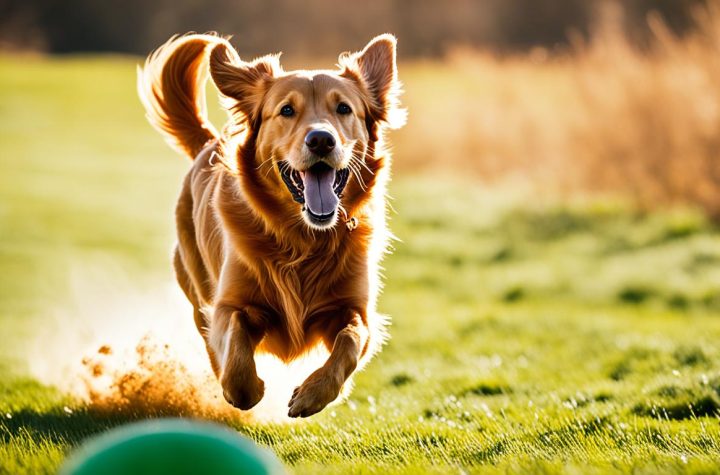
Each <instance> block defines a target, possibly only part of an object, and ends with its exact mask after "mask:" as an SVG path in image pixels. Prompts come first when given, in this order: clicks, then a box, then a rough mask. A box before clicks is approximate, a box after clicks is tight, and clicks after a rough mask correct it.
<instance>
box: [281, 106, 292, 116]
mask: <svg viewBox="0 0 720 475" xmlns="http://www.w3.org/2000/svg"><path fill="white" fill-rule="evenodd" d="M280 115H281V116H283V117H292V116H294V115H295V109H293V106H291V105H290V104H285V105H284V106H282V109H280Z"/></svg>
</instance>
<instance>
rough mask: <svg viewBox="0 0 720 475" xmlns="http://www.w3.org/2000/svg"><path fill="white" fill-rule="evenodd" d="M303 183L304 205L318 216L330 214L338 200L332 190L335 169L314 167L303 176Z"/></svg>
mask: <svg viewBox="0 0 720 475" xmlns="http://www.w3.org/2000/svg"><path fill="white" fill-rule="evenodd" d="M303 182H304V184H305V206H307V207H308V208H309V209H310V211H311V212H312V213H313V214H315V215H318V216H322V215H327V214H331V213H333V212H334V211H335V209H336V208H337V206H338V204H339V203H340V200H339V199H338V197H337V195H336V194H335V192H334V191H333V183H334V182H335V170H334V169H332V168H330V167H323V168H319V167H314V168H311V169H309V170H307V171H306V172H305V174H304V176H303Z"/></svg>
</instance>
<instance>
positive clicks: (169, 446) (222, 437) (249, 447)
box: [60, 419, 285, 475]
mask: <svg viewBox="0 0 720 475" xmlns="http://www.w3.org/2000/svg"><path fill="white" fill-rule="evenodd" d="M165 473H167V474H173V475H185V474H187V475H190V474H203V475H215V474H218V475H219V474H222V475H228V474H238V475H274V474H283V473H285V470H284V469H283V467H282V465H281V464H280V462H279V461H278V460H277V459H276V458H275V456H274V455H273V454H272V453H270V452H269V451H268V450H266V449H263V448H260V447H258V446H257V445H255V443H254V442H252V441H250V440H248V439H246V438H244V437H242V436H240V435H239V434H237V433H236V432H233V431H231V430H229V429H227V428H225V427H223V426H219V425H217V424H210V423H201V422H193V421H189V420H183V419H161V420H153V421H144V422H138V423H135V424H129V425H126V426H123V427H120V428H117V429H114V430H111V431H110V432H108V433H106V434H104V435H101V436H99V437H97V438H94V439H92V440H90V441H89V442H87V443H86V444H85V445H83V446H82V447H81V448H80V449H79V450H78V451H77V452H75V453H74V454H73V455H72V456H71V457H70V458H69V459H68V461H67V463H66V464H65V465H64V466H63V468H62V469H61V471H60V474H61V475H91V474H92V475H126V474H132V475H145V474H148V475H149V474H153V475H158V474H165Z"/></svg>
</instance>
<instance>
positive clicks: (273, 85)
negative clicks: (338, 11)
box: [210, 35, 404, 229]
mask: <svg viewBox="0 0 720 475" xmlns="http://www.w3.org/2000/svg"><path fill="white" fill-rule="evenodd" d="M395 44H396V43H395V38H394V37H393V36H392V35H381V36H378V37H376V38H375V39H373V40H372V41H371V42H370V43H369V44H368V45H367V46H366V47H365V49H363V50H362V51H361V52H359V53H354V54H343V55H341V56H340V64H339V69H338V70H335V71H289V72H285V71H283V70H282V68H281V66H280V64H279V61H278V56H265V57H262V58H259V59H257V60H255V61H253V62H249V63H248V62H243V61H241V60H240V58H239V57H238V55H237V53H236V52H235V50H234V49H232V47H231V46H230V45H229V43H227V42H220V43H218V44H217V45H216V46H215V47H214V48H213V50H212V52H211V54H210V73H211V75H212V78H213V81H214V82H215V85H216V86H217V88H218V89H219V90H220V92H221V93H222V94H223V95H225V96H227V97H228V98H230V99H231V101H232V103H231V104H230V108H231V109H232V110H233V111H234V113H235V114H234V116H235V119H236V121H238V122H242V123H244V124H245V125H246V126H247V127H248V128H249V129H250V131H251V133H252V135H253V137H254V139H255V144H254V145H255V157H254V160H255V163H254V165H255V166H256V167H257V168H259V169H263V170H264V172H263V177H264V178H267V177H268V176H270V177H272V178H273V179H271V180H264V181H265V183H263V184H262V186H277V187H281V188H282V194H281V195H280V199H282V200H285V201H288V202H292V201H295V202H296V204H294V207H295V208H297V211H298V212H299V213H301V215H302V217H303V219H304V221H305V223H307V224H308V225H309V226H311V227H312V228H315V229H329V228H331V227H333V226H334V225H335V223H336V222H337V218H338V210H339V207H340V206H341V204H342V203H341V200H342V196H343V191H344V190H345V188H346V186H347V185H348V183H349V182H351V181H352V180H353V179H354V180H355V182H356V183H357V184H358V186H361V187H362V186H363V183H362V178H361V175H362V173H363V170H366V169H367V167H368V164H367V163H366V160H369V159H371V157H369V156H368V155H369V154H368V151H369V150H370V149H371V148H372V147H373V146H374V144H375V142H376V141H377V140H378V134H379V133H380V132H379V131H380V129H381V128H382V127H383V126H399V125H402V120H403V118H404V116H403V115H402V111H401V110H400V109H399V108H398V102H397V97H398V93H399V82H398V80H397V69H396V65H395ZM270 166H271V167H272V168H273V170H272V171H271V172H270V171H268V170H267V168H266V167H270Z"/></svg>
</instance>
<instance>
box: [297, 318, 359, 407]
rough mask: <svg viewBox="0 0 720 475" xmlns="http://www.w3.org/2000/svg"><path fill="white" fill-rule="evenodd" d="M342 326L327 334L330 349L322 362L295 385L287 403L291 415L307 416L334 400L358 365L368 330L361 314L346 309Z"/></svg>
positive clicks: (326, 338)
mask: <svg viewBox="0 0 720 475" xmlns="http://www.w3.org/2000/svg"><path fill="white" fill-rule="evenodd" d="M338 321H340V322H344V326H341V327H339V328H336V329H335V331H331V332H329V333H326V334H325V336H324V337H323V338H324V340H325V344H326V346H328V348H332V351H331V353H330V357H329V358H328V359H327V361H326V362H325V364H324V365H323V366H322V367H321V368H320V369H318V370H317V371H315V372H314V373H312V374H311V375H310V376H309V377H308V378H307V379H306V380H305V381H304V382H303V383H302V385H300V386H298V387H297V388H295V391H294V392H293V395H292V398H291V399H290V402H289V403H288V407H289V408H290V409H289V411H288V416H290V417H308V416H311V415H313V414H315V413H317V412H320V411H321V410H323V408H325V406H327V405H328V404H330V403H331V402H333V401H334V400H335V399H337V397H338V395H339V394H340V390H341V389H342V387H343V384H345V381H347V379H348V378H349V377H350V375H351V374H352V373H353V371H355V368H357V365H358V361H359V360H360V358H361V357H362V356H363V355H364V354H365V352H366V351H367V348H368V336H369V331H368V327H367V324H366V323H365V320H364V319H363V318H362V315H361V314H360V313H358V312H356V311H354V310H348V311H347V314H346V318H340V319H338Z"/></svg>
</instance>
